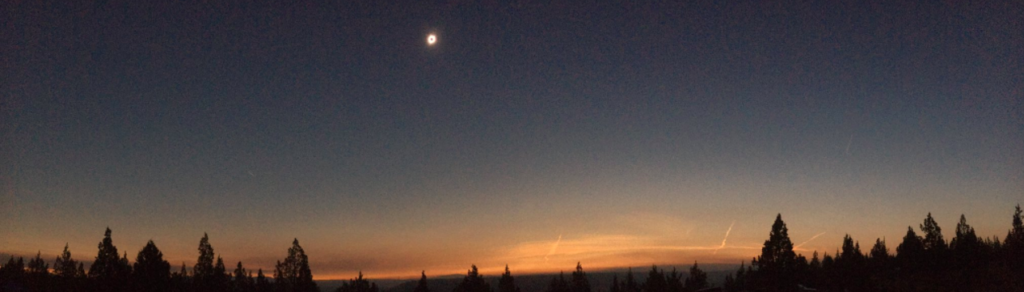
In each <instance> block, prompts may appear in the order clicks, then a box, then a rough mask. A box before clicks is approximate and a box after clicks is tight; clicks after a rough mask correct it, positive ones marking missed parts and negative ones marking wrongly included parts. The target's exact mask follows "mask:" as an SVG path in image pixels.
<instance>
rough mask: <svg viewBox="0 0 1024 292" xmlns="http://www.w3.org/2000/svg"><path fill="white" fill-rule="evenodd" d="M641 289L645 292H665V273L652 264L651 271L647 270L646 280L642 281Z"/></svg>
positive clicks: (666, 289)
mask: <svg viewBox="0 0 1024 292" xmlns="http://www.w3.org/2000/svg"><path fill="white" fill-rule="evenodd" d="M643 289H644V291H645V292H667V291H668V281H666V280H665V273H663V272H662V271H661V270H659V269H658V266H655V265H652V266H651V271H650V272H647V280H646V281H644V285H643Z"/></svg>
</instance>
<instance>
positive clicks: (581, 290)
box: [0, 205, 1024, 292]
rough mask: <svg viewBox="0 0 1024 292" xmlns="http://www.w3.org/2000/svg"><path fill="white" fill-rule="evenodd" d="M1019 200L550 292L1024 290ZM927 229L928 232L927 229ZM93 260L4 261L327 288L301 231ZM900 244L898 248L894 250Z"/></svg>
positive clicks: (152, 284) (47, 270)
mask: <svg viewBox="0 0 1024 292" xmlns="http://www.w3.org/2000/svg"><path fill="white" fill-rule="evenodd" d="M1022 221H1024V220H1022V212H1021V208H1020V205H1017V206H1016V208H1015V210H1014V213H1013V216H1012V220H1011V228H1010V230H1009V231H1008V232H1007V234H1006V237H1005V238H1004V239H1003V240H1000V239H999V238H998V237H991V238H981V237H978V235H977V234H976V233H975V231H974V228H973V227H971V226H970V225H969V224H968V222H967V218H966V217H965V216H963V215H961V216H960V220H959V221H958V222H957V224H956V227H955V229H954V232H953V233H952V235H953V237H952V238H951V239H950V240H948V241H947V240H946V239H945V237H944V236H943V234H942V228H941V227H940V226H939V224H938V222H936V221H935V219H934V218H933V217H932V215H931V213H929V214H927V215H926V216H925V218H924V221H923V222H922V223H920V224H919V225H918V229H917V230H915V228H914V227H913V226H908V227H907V233H906V235H905V236H904V237H903V238H902V239H901V241H900V242H899V243H898V244H897V245H896V248H895V250H892V249H891V248H890V247H889V246H890V245H888V244H887V242H886V241H885V240H883V239H880V238H876V239H875V241H874V244H873V245H872V246H871V248H870V249H868V250H867V252H864V251H863V250H862V248H861V245H860V242H859V241H857V240H854V239H853V238H852V237H850V236H849V235H847V236H845V237H844V238H843V243H842V247H841V248H840V249H839V250H836V251H834V252H833V253H831V254H830V253H829V252H827V251H826V252H824V253H823V254H819V253H818V252H817V251H815V252H814V253H813V254H812V255H811V258H810V259H808V258H807V257H806V256H805V255H803V254H797V253H796V252H795V251H794V250H793V242H792V241H791V240H790V238H789V229H788V228H787V227H786V223H785V222H784V221H783V220H782V214H778V215H777V216H776V218H775V221H774V222H773V223H772V225H771V230H770V232H769V234H768V239H767V240H765V242H764V245H763V247H762V248H761V253H760V255H758V256H756V257H754V258H752V259H751V261H750V262H749V264H748V263H747V262H742V263H741V264H740V267H739V269H738V270H736V272H735V273H730V274H728V275H726V276H725V278H724V279H723V281H722V282H721V283H722V285H721V286H720V287H712V286H711V284H709V283H710V282H709V280H708V275H707V273H705V272H704V271H703V270H701V268H700V266H699V264H698V263H696V262H694V264H693V266H692V267H690V269H689V270H688V271H687V272H686V273H685V274H684V273H682V272H678V271H676V270H675V269H674V268H673V269H672V271H671V272H666V271H664V270H662V269H659V268H658V267H657V266H652V267H651V270H650V271H649V272H648V273H647V276H646V278H645V279H643V281H640V280H639V279H636V277H634V275H633V273H632V269H630V271H629V272H627V273H626V274H625V275H624V277H622V278H620V277H619V276H618V275H615V276H614V278H613V280H612V283H611V285H609V286H608V287H592V285H591V280H590V278H589V277H588V276H587V273H586V272H585V271H584V270H583V265H582V263H577V265H576V268H575V269H574V270H573V272H572V273H571V274H570V275H568V276H566V275H565V273H564V272H563V273H560V274H558V275H557V276H554V277H552V279H551V281H550V283H549V284H548V285H547V288H546V289H544V291H545V292H591V291H610V292H641V291H643V292H684V291H712V290H713V291H1024V276H1022V275H1024V222H1022ZM918 231H920V234H918ZM97 249H98V250H97V252H96V256H95V258H94V260H93V262H92V264H91V265H90V266H89V268H88V269H86V268H85V264H84V263H83V262H82V261H80V260H76V259H74V258H73V257H72V253H71V251H70V249H69V248H68V246H67V245H65V247H64V250H63V252H61V253H60V255H59V256H57V258H56V259H55V260H53V261H52V266H51V265H50V263H51V262H50V261H47V260H45V259H43V258H42V253H41V252H40V253H37V254H36V256H35V258H31V259H29V260H28V262H27V263H26V262H25V259H24V258H23V257H17V258H15V257H14V256H11V257H10V258H9V259H8V260H7V262H6V263H4V264H3V265H2V266H0V291H115V292H116V291H158V292H164V291H166V292H171V291H200V292H235V291H259V292H264V291H266V292H270V291H275V292H277V291H282V292H306V291H309V292H312V291H320V288H319V287H318V285H317V283H316V282H315V281H313V273H312V271H311V270H310V268H309V258H308V256H307V255H306V253H305V251H304V250H303V249H302V246H301V245H299V241H298V239H295V240H294V241H293V242H292V246H291V247H290V248H288V250H287V255H286V257H285V258H284V260H283V261H282V260H279V261H278V262H277V264H276V265H275V268H274V271H273V274H272V275H267V274H265V273H264V271H263V270H262V269H258V270H257V271H255V272H253V271H252V270H247V269H245V267H244V265H243V264H242V262H237V264H236V265H235V267H234V270H232V271H228V270H227V267H226V265H225V263H224V260H223V258H221V257H220V256H217V254H216V253H215V252H214V249H213V246H212V245H210V241H209V236H208V235H207V234H203V237H202V238H201V239H200V240H199V247H198V251H199V256H198V258H197V261H196V263H195V265H193V266H192V267H191V269H189V267H187V266H186V265H185V264H184V263H182V265H181V267H180V268H179V269H173V270H172V267H171V264H170V263H168V262H167V261H166V260H164V259H163V253H162V252H161V251H160V249H159V248H158V247H157V245H156V243H154V242H153V241H152V240H150V241H149V242H147V243H146V245H145V246H144V247H143V248H142V249H141V250H140V251H139V253H138V254H137V255H136V256H135V258H134V262H132V261H130V260H129V257H128V254H127V252H123V253H119V252H118V249H117V247H116V246H115V245H114V241H113V238H112V232H111V230H110V229H109V228H107V229H106V231H105V232H104V235H103V238H102V239H101V240H100V242H99V244H98V246H97ZM891 251H895V252H894V253H893V252H891ZM430 284H431V282H430V281H428V279H427V275H426V271H423V272H422V273H421V277H420V279H419V280H418V281H415V288H414V289H413V291H415V292H429V291H438V290H435V289H436V288H433V289H432V288H431V287H430ZM495 290H496V291H498V292H522V290H523V289H521V288H520V287H519V286H518V285H517V284H516V278H515V277H514V276H513V275H512V273H511V272H510V270H509V267H508V266H507V265H506V266H505V272H504V273H503V274H501V275H500V279H499V280H498V282H497V283H496V287H492V286H491V284H490V283H488V281H486V280H485V278H484V276H483V275H481V274H480V273H479V271H478V269H477V267H476V266H475V265H473V266H472V267H471V268H470V269H469V270H468V271H467V273H466V276H465V277H463V278H462V280H461V281H460V282H458V284H457V285H456V286H455V288H454V289H452V292H492V291H495ZM335 291H338V292H378V291H381V289H380V288H379V287H378V286H377V284H376V283H373V282H371V281H369V280H368V279H366V278H364V277H363V274H362V272H360V273H359V276H358V277H357V278H354V279H351V280H349V281H346V282H344V283H342V285H341V287H339V288H337V289H336V290H335Z"/></svg>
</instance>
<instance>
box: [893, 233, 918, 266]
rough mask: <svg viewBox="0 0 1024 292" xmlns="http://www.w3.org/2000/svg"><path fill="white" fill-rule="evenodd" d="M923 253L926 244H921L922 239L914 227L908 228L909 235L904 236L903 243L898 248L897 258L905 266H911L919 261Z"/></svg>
mask: <svg viewBox="0 0 1024 292" xmlns="http://www.w3.org/2000/svg"><path fill="white" fill-rule="evenodd" d="M923 253H924V244H923V243H921V238H920V237H918V236H917V233H915V232H914V228H913V227H910V226H907V235H904V236H903V242H901V243H900V245H899V246H897V247H896V258H897V259H898V260H899V261H900V262H902V263H904V264H905V265H910V264H912V263H916V262H917V261H919V260H920V259H921V256H923Z"/></svg>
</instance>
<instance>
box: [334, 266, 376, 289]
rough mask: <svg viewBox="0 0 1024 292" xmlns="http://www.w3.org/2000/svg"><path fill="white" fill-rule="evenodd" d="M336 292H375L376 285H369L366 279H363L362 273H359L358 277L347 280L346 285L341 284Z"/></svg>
mask: <svg viewBox="0 0 1024 292" xmlns="http://www.w3.org/2000/svg"><path fill="white" fill-rule="evenodd" d="M336 291H337V292H377V291H379V289H377V284H376V283H371V282H370V281H367V280H366V279H363V272H362V271H359V277H358V278H355V279H352V280H349V281H348V282H347V283H342V284H341V287H339V288H338V290H336Z"/></svg>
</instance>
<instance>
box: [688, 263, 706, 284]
mask: <svg viewBox="0 0 1024 292" xmlns="http://www.w3.org/2000/svg"><path fill="white" fill-rule="evenodd" d="M707 287H708V274H707V273H705V272H704V270H701V269H700V267H698V266H697V262H693V266H692V267H690V276H689V277H686V291H697V290H700V289H704V288H707Z"/></svg>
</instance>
